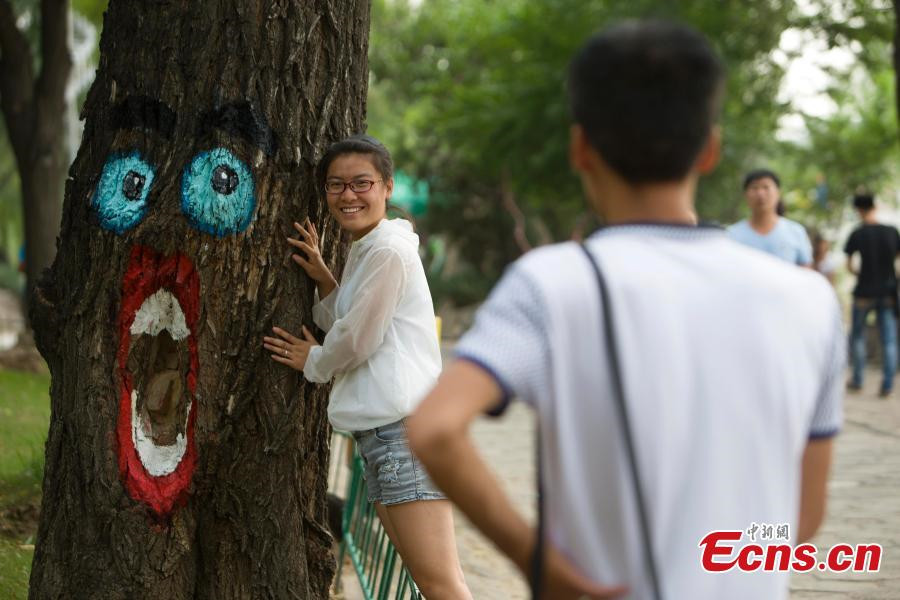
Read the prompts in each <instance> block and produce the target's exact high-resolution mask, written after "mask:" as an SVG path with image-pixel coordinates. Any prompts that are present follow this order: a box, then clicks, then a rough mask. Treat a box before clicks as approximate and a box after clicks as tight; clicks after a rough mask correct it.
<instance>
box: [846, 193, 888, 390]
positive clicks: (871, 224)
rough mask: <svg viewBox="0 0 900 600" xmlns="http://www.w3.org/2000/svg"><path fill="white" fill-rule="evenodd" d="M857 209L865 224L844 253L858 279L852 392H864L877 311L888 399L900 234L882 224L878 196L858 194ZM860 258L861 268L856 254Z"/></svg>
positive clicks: (883, 382) (852, 339)
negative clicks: (870, 323)
mask: <svg viewBox="0 0 900 600" xmlns="http://www.w3.org/2000/svg"><path fill="white" fill-rule="evenodd" d="M853 206H854V208H856V211H857V213H859V218H860V220H861V221H862V223H861V224H860V225H859V227H857V228H856V229H854V230H853V232H852V233H851V234H850V237H849V238H848V239H847V243H846V244H845V245H844V253H845V254H846V255H847V270H848V271H850V272H851V273H853V274H854V275H856V276H857V279H856V287H854V288H853V308H852V311H851V315H852V326H851V330H850V354H851V356H852V363H853V372H852V375H851V378H850V383H849V384H848V385H847V387H848V388H849V389H850V390H853V391H858V390H861V389H862V384H863V373H864V372H865V367H866V318H867V317H868V316H869V313H870V312H871V311H873V310H874V311H875V315H876V318H877V319H876V320H877V323H878V334H879V338H880V339H881V371H882V376H881V387H880V388H879V392H878V394H879V395H880V396H881V397H883V398H884V397H887V396H889V395H890V394H891V390H892V389H893V387H894V373H895V372H896V370H897V274H896V270H895V268H894V260H895V259H896V258H897V253H898V252H900V234H898V232H897V228H896V227H893V226H892V225H884V224H881V223H879V222H878V219H877V215H876V211H875V197H874V196H872V195H871V194H857V195H855V196H854V197H853ZM854 254H859V258H860V260H859V263H860V264H859V268H857V267H856V265H855V264H854V261H853V255H854Z"/></svg>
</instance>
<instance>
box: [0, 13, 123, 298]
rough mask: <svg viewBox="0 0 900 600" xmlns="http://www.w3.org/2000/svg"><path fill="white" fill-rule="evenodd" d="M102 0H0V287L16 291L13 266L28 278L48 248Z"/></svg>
mask: <svg viewBox="0 0 900 600" xmlns="http://www.w3.org/2000/svg"><path fill="white" fill-rule="evenodd" d="M106 4H107V2H106V0H74V2H73V3H72V6H70V5H69V2H68V1H67V0H42V1H39V0H12V1H11V0H0V106H2V110H3V116H4V119H3V124H2V127H0V286H2V287H6V288H9V289H14V290H16V291H22V289H23V287H24V285H25V281H26V277H25V275H24V274H20V271H24V272H25V273H27V279H30V280H31V283H32V284H33V283H34V280H35V279H36V278H37V276H38V275H39V274H40V272H41V271H42V270H43V269H44V268H46V267H48V266H49V264H50V261H51V260H52V258H53V255H54V253H55V241H56V235H57V232H58V229H59V215H60V210H61V207H62V190H63V184H64V181H65V176H66V171H67V169H68V166H69V163H70V162H71V160H72V158H73V157H74V155H75V148H76V147H77V144H78V141H79V139H80V137H81V127H80V122H79V120H78V113H77V107H78V106H80V105H81V103H82V101H83V99H84V93H85V91H86V90H87V88H88V86H89V85H90V83H91V82H92V81H93V78H94V71H95V69H96V63H97V56H98V48H97V40H98V39H99V35H98V32H99V29H100V26H101V21H102V17H103V11H104V10H105V8H106ZM45 23H46V24H48V26H47V27H42V25H43V24H45ZM23 181H25V183H26V185H24V186H23V185H22V184H23ZM26 215H27V216H26ZM26 231H28V232H29V234H28V239H26ZM26 247H28V248H30V254H31V255H32V258H33V260H32V261H31V262H30V263H28V264H26V263H25V254H26V252H25V248H26Z"/></svg>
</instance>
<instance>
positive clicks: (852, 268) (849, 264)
mask: <svg viewBox="0 0 900 600" xmlns="http://www.w3.org/2000/svg"><path fill="white" fill-rule="evenodd" d="M847 271H848V272H850V274H851V275H859V271H857V269H856V267H855V266H854V265H853V255H852V254H848V255H847Z"/></svg>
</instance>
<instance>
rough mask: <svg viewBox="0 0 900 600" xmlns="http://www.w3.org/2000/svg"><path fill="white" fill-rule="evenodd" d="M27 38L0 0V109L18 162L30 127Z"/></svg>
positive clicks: (31, 86)
mask: <svg viewBox="0 0 900 600" xmlns="http://www.w3.org/2000/svg"><path fill="white" fill-rule="evenodd" d="M31 65H32V57H31V50H30V49H29V47H28V40H26V39H25V36H24V35H22V32H21V31H19V28H18V27H16V15H15V13H14V12H13V9H12V6H11V5H10V3H9V0H0V110H2V111H3V117H4V118H5V119H6V129H7V131H8V132H9V139H10V142H11V144H12V147H13V151H14V152H15V153H16V158H17V160H18V162H19V164H20V166H22V165H24V164H25V161H27V154H28V152H27V148H28V147H29V142H28V140H29V136H30V133H31V131H32V127H33V117H34V113H33V106H32V100H33V99H34V73H33V71H32V68H31Z"/></svg>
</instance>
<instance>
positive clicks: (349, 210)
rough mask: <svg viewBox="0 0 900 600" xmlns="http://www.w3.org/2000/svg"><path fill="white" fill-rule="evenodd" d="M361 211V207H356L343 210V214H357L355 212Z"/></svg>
mask: <svg viewBox="0 0 900 600" xmlns="http://www.w3.org/2000/svg"><path fill="white" fill-rule="evenodd" d="M361 210H362V207H361V206H356V207H354V208H342V209H341V212H342V213H355V212H359V211H361Z"/></svg>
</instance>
